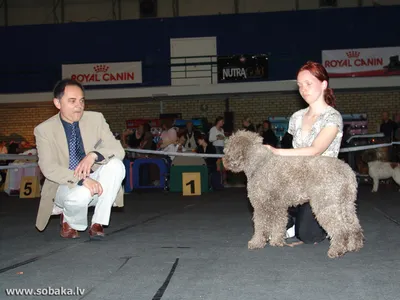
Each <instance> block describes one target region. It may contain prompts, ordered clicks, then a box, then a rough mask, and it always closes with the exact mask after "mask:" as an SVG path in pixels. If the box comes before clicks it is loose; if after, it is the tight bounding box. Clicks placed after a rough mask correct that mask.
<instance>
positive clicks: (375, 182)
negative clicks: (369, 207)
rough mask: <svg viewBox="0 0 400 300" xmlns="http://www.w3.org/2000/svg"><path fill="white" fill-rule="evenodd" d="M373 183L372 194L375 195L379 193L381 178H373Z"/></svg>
mask: <svg viewBox="0 0 400 300" xmlns="http://www.w3.org/2000/svg"><path fill="white" fill-rule="evenodd" d="M372 181H373V186H372V192H373V193H375V192H377V191H378V187H379V178H376V177H374V178H372Z"/></svg>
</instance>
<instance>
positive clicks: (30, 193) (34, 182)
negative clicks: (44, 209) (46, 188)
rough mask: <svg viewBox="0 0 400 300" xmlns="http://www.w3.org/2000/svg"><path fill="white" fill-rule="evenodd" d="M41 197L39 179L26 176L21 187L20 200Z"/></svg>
mask: <svg viewBox="0 0 400 300" xmlns="http://www.w3.org/2000/svg"><path fill="white" fill-rule="evenodd" d="M39 196H40V186H39V178H38V177H37V176H24V177H22V179H21V184H20V187H19V197H20V198H36V197H39Z"/></svg>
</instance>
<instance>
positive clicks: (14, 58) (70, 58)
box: [0, 6, 400, 93]
mask: <svg viewBox="0 0 400 300" xmlns="http://www.w3.org/2000/svg"><path fill="white" fill-rule="evenodd" d="M399 16H400V6H392V7H368V8H349V9H327V10H309V11H297V12H276V13H258V14H240V15H219V16H202V17H181V18H167V19H144V20H129V21H109V22H95V23H94V22H93V23H69V24H57V25H34V26H16V27H2V28H0V41H1V48H0V49H1V52H0V53H1V56H0V67H1V68H0V93H21V92H39V91H49V90H51V89H52V88H53V85H54V84H55V82H56V81H57V80H59V79H60V77H61V65H62V64H66V63H96V62H119V61H139V60H140V61H142V62H143V84H142V86H157V85H169V84H170V69H169V67H168V63H169V57H170V44H169V41H170V38H183V37H203V36H217V43H218V45H217V49H218V55H228V54H238V53H270V54H271V57H270V61H269V63H270V70H269V73H270V79H271V80H284V79H293V78H294V76H295V73H296V71H297V69H298V68H299V66H300V65H302V64H303V63H304V62H305V61H307V60H316V61H320V60H321V51H322V50H324V49H341V48H367V47H389V46H400V45H399V37H400V26H399V25H398V24H399V23H398V22H399V20H398V19H399Z"/></svg>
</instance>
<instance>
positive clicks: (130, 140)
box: [121, 125, 143, 148]
mask: <svg viewBox="0 0 400 300" xmlns="http://www.w3.org/2000/svg"><path fill="white" fill-rule="evenodd" d="M142 140H143V125H139V127H138V128H137V129H136V130H132V129H126V130H125V131H124V132H123V133H122V139H121V141H122V146H123V147H124V148H128V147H129V148H139V147H140V143H141V142H142Z"/></svg>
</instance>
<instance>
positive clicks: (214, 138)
mask: <svg viewBox="0 0 400 300" xmlns="http://www.w3.org/2000/svg"><path fill="white" fill-rule="evenodd" d="M214 124H215V125H214V126H213V127H212V128H211V129H210V134H209V138H208V140H209V141H210V143H212V144H213V145H214V147H215V149H216V151H217V154H223V153H224V146H225V132H224V129H223V128H222V127H223V126H224V118H223V117H217V118H216V119H215V123H214Z"/></svg>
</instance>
